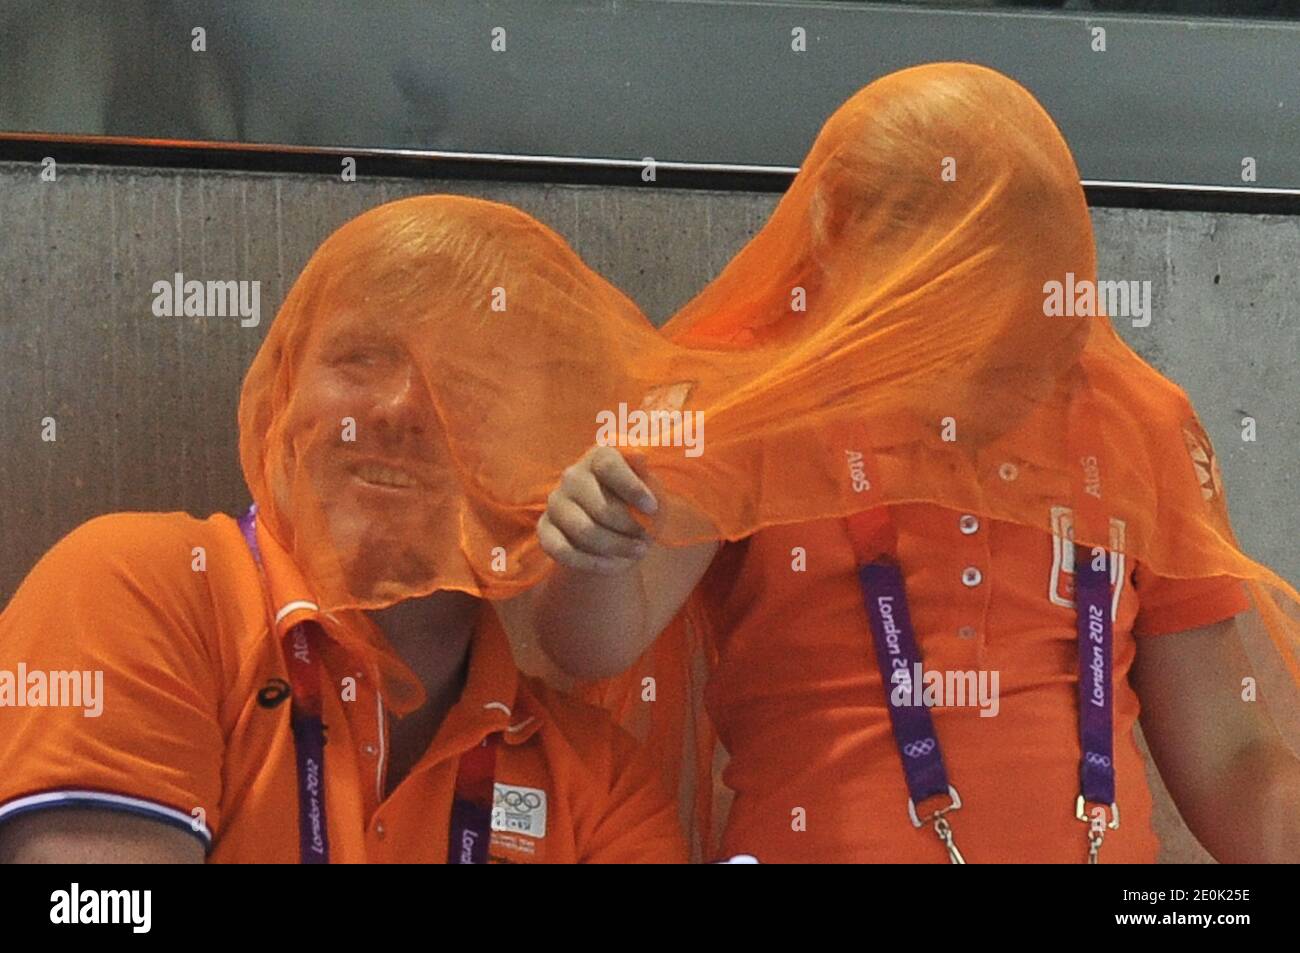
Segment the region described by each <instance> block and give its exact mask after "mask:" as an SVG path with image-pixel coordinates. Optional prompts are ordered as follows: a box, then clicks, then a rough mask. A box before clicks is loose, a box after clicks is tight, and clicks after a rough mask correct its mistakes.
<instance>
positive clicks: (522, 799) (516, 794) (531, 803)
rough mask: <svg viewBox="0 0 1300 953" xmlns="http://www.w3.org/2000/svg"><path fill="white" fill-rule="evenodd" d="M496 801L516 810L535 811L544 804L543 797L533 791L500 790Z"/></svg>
mask: <svg viewBox="0 0 1300 953" xmlns="http://www.w3.org/2000/svg"><path fill="white" fill-rule="evenodd" d="M496 802H497V804H504V805H505V806H506V807H508V808H510V809H511V810H514V811H535V810H537V809H538V808H539V807H541V806H542V799H541V798H540V797H539V796H538V795H536V794H534V793H533V792H531V791H529V792H526V793H525V792H524V791H498V792H497V796H496Z"/></svg>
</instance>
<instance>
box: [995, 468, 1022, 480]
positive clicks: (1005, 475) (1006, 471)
mask: <svg viewBox="0 0 1300 953" xmlns="http://www.w3.org/2000/svg"><path fill="white" fill-rule="evenodd" d="M1019 475H1020V470H1019V469H1017V468H1016V465H1015V464H1014V463H1004V464H1002V466H1000V467H998V476H1000V477H1002V479H1004V480H1006V481H1007V482H1008V483H1010V482H1011V481H1012V480H1014V479H1015V478H1016V477H1018V476H1019Z"/></svg>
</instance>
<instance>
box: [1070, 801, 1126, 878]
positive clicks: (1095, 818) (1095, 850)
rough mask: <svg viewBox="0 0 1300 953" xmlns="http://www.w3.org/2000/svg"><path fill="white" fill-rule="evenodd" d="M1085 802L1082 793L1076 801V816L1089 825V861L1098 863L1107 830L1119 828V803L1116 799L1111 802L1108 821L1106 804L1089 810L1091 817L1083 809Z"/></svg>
mask: <svg viewBox="0 0 1300 953" xmlns="http://www.w3.org/2000/svg"><path fill="white" fill-rule="evenodd" d="M1085 803H1086V802H1085V801H1084V799H1083V795H1082V794H1080V795H1079V797H1078V799H1077V800H1076V801H1075V802H1074V816H1075V817H1076V818H1077V819H1078V820H1080V821H1083V823H1085V824H1087V825H1088V863H1090V864H1095V863H1097V855H1098V854H1099V853H1100V852H1101V842H1102V839H1103V838H1104V837H1105V836H1106V831H1107V830H1112V831H1117V830H1119V804H1117V803H1115V802H1114V801H1112V802H1111V805H1110V821H1107V820H1106V808H1105V806H1104V805H1101V804H1098V805H1097V806H1095V807H1094V808H1092V810H1091V811H1089V812H1088V813H1090V814H1091V815H1092V816H1091V817H1089V816H1088V815H1087V814H1085V813H1084V810H1083V808H1084V804H1085Z"/></svg>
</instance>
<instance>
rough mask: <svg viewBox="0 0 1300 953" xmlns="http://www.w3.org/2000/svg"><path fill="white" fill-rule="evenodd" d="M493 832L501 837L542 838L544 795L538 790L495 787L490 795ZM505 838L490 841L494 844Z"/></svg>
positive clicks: (544, 811)
mask: <svg viewBox="0 0 1300 953" xmlns="http://www.w3.org/2000/svg"><path fill="white" fill-rule="evenodd" d="M492 830H493V831H494V832H500V833H501V834H522V835H523V836H524V837H536V838H542V837H545V836H546V792H545V791H543V790H542V789H541V788H524V787H518V786H516V785H513V784H500V783H498V784H496V785H495V787H494V789H493V794H492ZM507 839H508V838H502V837H493V839H492V840H493V843H494V844H496V843H503V842H504V841H505V840H507ZM512 846H514V845H512ZM516 849H521V848H516Z"/></svg>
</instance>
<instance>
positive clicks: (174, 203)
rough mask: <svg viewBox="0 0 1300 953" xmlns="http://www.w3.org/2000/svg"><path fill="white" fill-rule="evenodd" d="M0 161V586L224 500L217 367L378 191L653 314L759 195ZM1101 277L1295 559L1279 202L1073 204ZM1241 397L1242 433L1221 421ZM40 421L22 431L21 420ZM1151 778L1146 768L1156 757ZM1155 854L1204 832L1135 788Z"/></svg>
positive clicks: (1294, 365) (1298, 429) (1293, 395)
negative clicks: (459, 216)
mask: <svg viewBox="0 0 1300 953" xmlns="http://www.w3.org/2000/svg"><path fill="white" fill-rule="evenodd" d="M38 172H39V168H38V167H36V166H33V165H26V164H5V163H0V367H2V368H3V374H0V486H3V487H4V492H3V493H2V494H0V604H2V603H4V602H7V601H8V599H9V597H10V596H11V595H12V593H13V591H14V589H15V588H16V587H17V585H18V583H19V582H20V581H21V579H22V577H23V576H24V575H25V574H26V572H27V571H28V570H29V569H30V567H31V565H32V564H33V562H34V561H35V560H36V559H37V558H38V557H39V556H40V554H41V553H42V552H43V551H44V550H46V549H47V548H48V547H49V546H50V545H51V544H53V543H54V542H55V541H56V540H57V539H58V538H59V537H61V536H62V535H63V534H65V533H66V532H68V531H69V530H71V529H72V528H73V527H75V526H76V525H78V524H79V523H81V522H83V521H84V520H86V519H88V518H89V517H91V516H94V515H97V514H100V513H106V512H111V511H114V510H173V509H181V510H188V511H189V512H191V513H194V514H197V515H206V514H208V513H210V512H213V511H216V510H223V511H226V512H233V511H235V510H237V509H238V508H240V507H242V506H243V505H245V503H246V500H247V497H246V491H245V489H244V486H243V482H242V478H241V477H240V471H239V465H238V460H237V457H236V429H235V408H236V402H237V396H238V389H239V382H240V380H241V378H242V375H243V372H244V370H245V368H246V367H247V365H248V363H249V361H250V360H251V358H252V356H253V353H254V352H255V350H256V349H257V346H258V343H259V342H260V340H261V338H262V335H263V334H264V333H265V329H266V327H267V326H268V325H269V323H270V319H271V317H272V315H273V314H274V312H275V309H276V308H277V307H278V306H279V303H280V301H281V300H282V299H283V296H284V294H285V292H286V291H287V290H288V288H289V286H290V285H291V283H292V281H293V279H294V277H295V276H296V275H297V273H298V271H299V269H300V268H301V267H302V265H303V264H304V263H305V262H306V260H307V258H308V256H309V255H310V254H311V251H312V250H313V249H314V248H315V247H316V245H317V244H318V243H319V242H320V241H321V239H323V238H324V237H325V236H326V235H327V234H328V233H329V232H330V231H332V230H333V229H334V228H335V227H337V226H338V225H340V224H342V223H343V222H344V221H346V220H347V219H348V218H350V217H352V216H353V215H355V214H357V213H358V212H360V211H362V210H364V209H366V208H369V207H371V206H373V205H376V204H379V203H381V202H384V201H387V200H390V199H395V198H400V197H403V196H407V195H414V194H420V193H425V192H435V191H447V192H460V193H468V194H474V195H480V196H483V197H485V198H491V199H495V200H498V201H504V202H510V203H512V204H514V205H517V206H519V207H520V208H523V209H525V210H526V211H528V212H530V213H532V214H533V215H535V216H537V217H538V218H540V219H541V220H542V221H545V222H546V223H548V224H549V225H551V226H552V227H554V228H555V229H557V230H558V231H559V232H560V233H561V234H563V235H564V236H566V237H567V238H568V239H569V241H570V242H571V243H572V244H573V246H574V247H575V248H576V249H577V251H578V252H579V254H581V255H582V256H583V257H584V258H585V259H586V260H587V261H588V262H589V263H590V264H591V265H592V266H593V267H594V268H595V269H597V270H598V271H600V272H601V273H603V274H604V275H605V276H607V277H608V278H609V279H610V280H612V281H613V282H614V283H615V284H617V285H618V286H619V287H621V288H622V289H624V290H625V291H626V292H627V293H628V294H629V295H631V296H632V297H633V298H634V299H635V300H637V301H638V302H640V303H641V305H642V307H643V308H644V309H645V310H646V311H647V312H648V313H649V314H650V315H651V317H652V318H654V319H655V320H656V321H660V320H662V319H664V318H666V317H667V316H668V315H669V314H671V313H672V312H673V310H674V309H675V308H676V307H677V306H679V305H680V304H681V303H683V302H684V301H686V300H687V299H688V298H689V297H690V296H691V295H692V294H693V293H694V292H695V291H696V290H698V289H699V288H700V287H701V286H702V285H704V283H705V282H706V281H707V280H708V279H709V278H710V277H712V276H713V275H714V274H716V273H717V271H718V270H719V269H720V268H721V267H722V265H723V264H724V263H725V262H726V261H727V259H728V258H729V257H730V256H731V255H732V254H733V253H734V252H735V251H736V249H738V248H739V247H740V246H741V245H742V244H743V243H744V241H745V240H746V239H747V238H748V237H749V236H750V235H752V234H753V233H754V232H755V231H756V230H757V229H758V228H759V226H760V225H761V224H762V222H763V221H764V220H765V218H766V216H767V215H768V213H769V212H770V211H771V208H772V206H773V205H774V204H775V202H776V198H775V197H774V196H770V195H751V194H735V193H708V192H670V191H654V190H653V189H651V188H641V189H611V188H593V187H576V186H546V185H536V184H499V183H464V182H410V181H404V180H395V179H388V180H381V179H375V180H370V181H366V180H362V181H359V182H356V183H348V184H345V183H342V182H340V181H338V180H336V179H324V178H317V177H309V176H292V175H283V176H269V175H260V174H246V173H210V172H209V173H200V172H188V171H181V172H175V171H155V170H127V169H111V168H100V167H92V166H82V167H73V166H60V167H59V170H58V179H57V181H55V182H50V183H45V182H41V181H40V180H39V178H38ZM1093 221H1094V223H1095V225H1096V229H1097V242H1098V247H1099V255H1100V271H1101V276H1102V277H1103V278H1124V279H1137V280H1148V279H1149V280H1150V281H1152V285H1153V294H1154V311H1153V313H1154V318H1153V320H1152V323H1151V325H1150V327H1148V328H1145V329H1135V328H1131V327H1128V326H1127V322H1117V324H1119V326H1120V330H1121V332H1122V333H1124V334H1125V336H1126V337H1127V338H1128V339H1129V341H1130V342H1131V343H1132V344H1133V345H1134V347H1135V348H1136V349H1137V350H1138V351H1139V352H1141V353H1142V354H1143V356H1144V357H1146V358H1147V359H1148V360H1150V361H1151V362H1152V363H1153V364H1154V365H1155V366H1156V367H1157V368H1159V369H1160V370H1161V371H1163V372H1164V373H1165V374H1167V375H1168V376H1170V377H1172V378H1173V379H1174V380H1176V381H1178V382H1179V383H1180V384H1182V385H1183V386H1184V387H1185V388H1186V389H1187V390H1188V392H1189V393H1190V394H1191V396H1192V398H1193V400H1194V401H1195V403H1196V405H1197V407H1198V409H1199V411H1200V413H1201V416H1202V419H1203V420H1204V423H1205V426H1206V428H1207V430H1208V431H1209V433H1210V436H1211V438H1212V439H1213V440H1214V442H1215V445H1216V447H1217V449H1218V451H1219V454H1220V456H1221V457H1222V466H1223V471H1224V476H1225V479H1226V481H1227V484H1228V486H1229V487H1230V504H1231V508H1232V514H1233V518H1234V520H1235V523H1236V527H1237V530H1238V534H1239V536H1240V538H1241V541H1242V543H1243V545H1244V546H1245V548H1246V549H1247V551H1248V552H1250V553H1252V554H1254V555H1256V556H1257V557H1258V558H1260V559H1262V560H1264V561H1265V562H1267V563H1269V564H1270V565H1272V566H1273V567H1274V568H1275V569H1277V570H1278V571H1279V572H1281V573H1282V574H1283V575H1284V576H1286V577H1287V578H1289V579H1291V580H1292V581H1300V547H1298V546H1297V545H1296V543H1295V539H1296V533H1295V530H1296V528H1297V525H1296V524H1297V521H1296V514H1297V507H1296V505H1295V485H1296V480H1297V478H1298V477H1300V450H1298V449H1297V448H1300V412H1298V411H1297V398H1298V397H1300V364H1298V362H1297V360H1296V358H1297V355H1300V302H1297V300H1296V299H1297V297H1298V296H1297V291H1300V276H1298V275H1297V263H1298V262H1300V218H1282V217H1262V216H1235V215H1213V214H1187V213H1164V212H1145V211H1129V210H1106V209H1101V210H1096V211H1094V213H1093ZM177 271H180V272H183V273H184V274H185V275H186V277H187V278H201V279H206V278H240V279H258V280H260V281H261V282H262V295H263V297H262V313H263V318H262V323H261V325H260V326H259V327H256V328H242V327H240V323H239V321H238V319H236V318H225V319H222V318H211V319H201V318H157V317H154V315H153V314H152V311H151V303H152V300H153V295H152V292H151V286H152V284H153V283H154V282H155V281H158V280H160V279H169V278H170V277H171V275H172V274H173V273H174V272H177ZM1243 414H1249V415H1251V416H1253V417H1254V418H1255V419H1256V420H1257V422H1258V440H1257V441H1256V442H1254V443H1244V442H1243V441H1242V440H1241V431H1240V423H1239V421H1240V419H1241V416H1242V415H1243ZM46 416H52V417H54V418H55V419H56V421H57V428H58V431H57V433H58V439H57V441H55V442H53V443H49V442H43V441H42V440H41V439H40V428H41V420H42V418H44V417H46ZM1156 784H1157V787H1158V788H1159V782H1158V780H1156ZM1158 810H1159V814H1158V826H1159V828H1160V829H1161V831H1162V835H1163V837H1164V839H1165V843H1166V851H1165V859H1167V860H1197V859H1204V858H1205V855H1204V853H1203V852H1202V851H1201V850H1200V848H1199V847H1198V846H1197V845H1196V844H1195V842H1194V841H1193V840H1192V839H1191V837H1190V835H1189V834H1187V832H1186V830H1185V829H1184V828H1182V826H1181V822H1180V821H1179V820H1178V818H1177V816H1176V812H1174V810H1173V808H1172V805H1170V803H1169V802H1168V798H1167V797H1166V796H1165V795H1164V793H1163V788H1159V796H1158Z"/></svg>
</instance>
